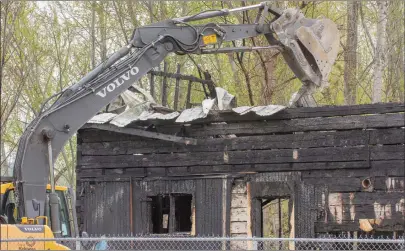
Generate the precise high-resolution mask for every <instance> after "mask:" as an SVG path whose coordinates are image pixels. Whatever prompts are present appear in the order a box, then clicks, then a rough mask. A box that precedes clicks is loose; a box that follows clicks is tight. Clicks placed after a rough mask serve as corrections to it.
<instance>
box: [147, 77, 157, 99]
mask: <svg viewBox="0 0 405 251" xmlns="http://www.w3.org/2000/svg"><path fill="white" fill-rule="evenodd" d="M149 84H150V88H149V89H150V95H151V96H152V97H153V99H155V100H156V96H155V74H153V73H150V74H149Z"/></svg>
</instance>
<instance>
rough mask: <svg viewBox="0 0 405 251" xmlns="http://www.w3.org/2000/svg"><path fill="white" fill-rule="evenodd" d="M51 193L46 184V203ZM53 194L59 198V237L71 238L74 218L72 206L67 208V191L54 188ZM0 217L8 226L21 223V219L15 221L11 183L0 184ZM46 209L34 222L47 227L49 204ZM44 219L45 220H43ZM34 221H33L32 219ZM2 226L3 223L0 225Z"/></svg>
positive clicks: (59, 187) (68, 200)
mask: <svg viewBox="0 0 405 251" xmlns="http://www.w3.org/2000/svg"><path fill="white" fill-rule="evenodd" d="M50 191H51V188H50V185H49V184H48V186H47V189H46V192H47V201H48V200H49V199H48V198H49V196H48V195H49V193H50ZM55 192H56V194H57V195H58V198H59V208H60V211H59V214H60V221H61V222H60V224H61V230H62V233H61V236H62V237H72V236H75V235H74V217H73V216H72V212H71V211H72V210H71V208H72V206H69V205H70V204H69V203H71V201H70V194H69V190H68V188H67V187H65V186H56V187H55ZM0 203H1V204H0V205H1V207H0V215H2V217H3V221H7V223H8V224H19V223H21V222H22V219H17V207H16V200H15V194H14V185H13V183H5V184H1V199H0ZM46 204H47V207H46V208H45V215H44V216H45V217H41V218H38V219H36V222H38V223H39V224H44V225H45V221H46V223H47V225H48V226H49V227H50V226H51V221H50V219H51V218H50V206H49V203H46ZM45 218H46V220H45ZM34 220H35V219H34ZM2 224H4V223H2Z"/></svg>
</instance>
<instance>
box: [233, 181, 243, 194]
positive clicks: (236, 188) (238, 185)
mask: <svg viewBox="0 0 405 251" xmlns="http://www.w3.org/2000/svg"><path fill="white" fill-rule="evenodd" d="M237 193H241V194H246V182H245V181H235V183H234V185H233V187H232V194H237Z"/></svg>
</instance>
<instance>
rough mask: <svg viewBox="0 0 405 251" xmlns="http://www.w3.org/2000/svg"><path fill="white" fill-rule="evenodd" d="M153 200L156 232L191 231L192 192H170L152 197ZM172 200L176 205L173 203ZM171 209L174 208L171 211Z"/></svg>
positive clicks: (153, 221)
mask: <svg viewBox="0 0 405 251" xmlns="http://www.w3.org/2000/svg"><path fill="white" fill-rule="evenodd" d="M150 198H151V201H152V213H151V216H152V219H151V222H152V231H153V233H154V234H165V233H173V232H190V231H191V225H192V222H191V216H192V213H191V202H192V195H190V194H169V195H157V196H152V197H150ZM171 202H172V203H173V204H174V205H171ZM170 209H172V210H174V212H171V211H170Z"/></svg>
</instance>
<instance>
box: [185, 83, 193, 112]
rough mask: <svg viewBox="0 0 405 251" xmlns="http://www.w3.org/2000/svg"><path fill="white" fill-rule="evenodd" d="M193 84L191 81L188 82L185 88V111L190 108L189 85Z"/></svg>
mask: <svg viewBox="0 0 405 251" xmlns="http://www.w3.org/2000/svg"><path fill="white" fill-rule="evenodd" d="M192 83H193V82H192V81H191V80H189V81H188V86H187V98H186V109H188V108H191V104H190V100H191V84H192Z"/></svg>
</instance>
